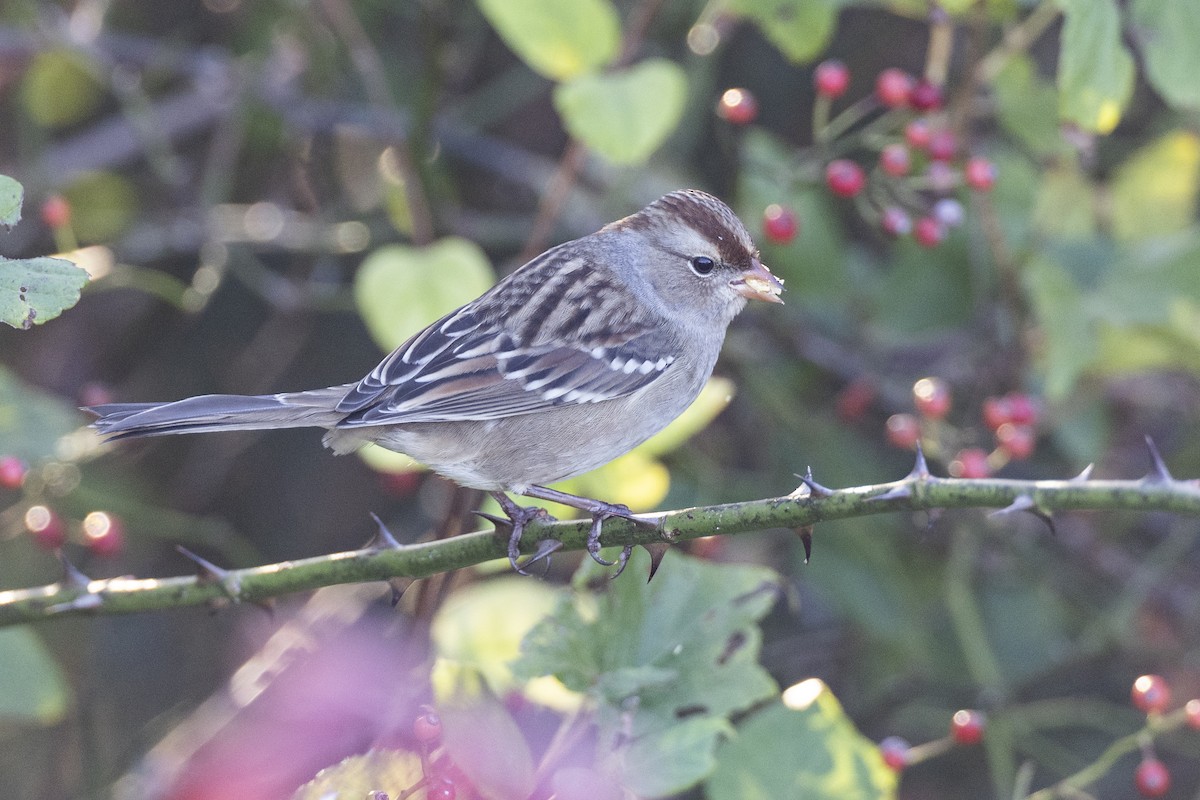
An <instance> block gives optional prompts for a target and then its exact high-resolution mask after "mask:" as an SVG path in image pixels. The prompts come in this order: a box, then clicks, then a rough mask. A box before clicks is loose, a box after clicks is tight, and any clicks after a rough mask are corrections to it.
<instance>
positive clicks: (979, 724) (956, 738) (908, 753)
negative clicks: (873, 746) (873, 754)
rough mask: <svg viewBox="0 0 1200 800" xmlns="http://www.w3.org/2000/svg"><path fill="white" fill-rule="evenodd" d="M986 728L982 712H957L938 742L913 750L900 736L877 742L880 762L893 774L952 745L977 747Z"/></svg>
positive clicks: (967, 710)
mask: <svg viewBox="0 0 1200 800" xmlns="http://www.w3.org/2000/svg"><path fill="white" fill-rule="evenodd" d="M986 728H987V717H986V716H985V715H984V713H983V712H982V711H975V710H973V709H960V710H959V711H955V712H954V715H953V716H952V717H951V718H950V731H949V733H948V734H947V735H946V736H944V737H943V738H941V739H937V740H935V741H932V742H929V743H927V744H924V745H921V746H920V747H913V746H912V745H910V744H909V743H908V740H907V739H904V738H903V737H900V736H888V737H887V738H885V739H884V740H883V741H881V742H880V743H879V754H880V755H881V756H883V763H885V764H887V765H888V766H889V767H891V768H892V769H894V770H895V771H896V772H900V771H902V770H904V769H905V768H906V767H909V766H911V765H912V764H915V763H917V762H918V761H924V760H925V759H927V758H931V757H933V756H935V755H938V754H940V753H943V752H945V751H946V750H948V749H950V748H951V747H953V746H955V745H964V746H970V745H976V744H979V743H980V742H982V741H983V734H984V731H985V729H986Z"/></svg>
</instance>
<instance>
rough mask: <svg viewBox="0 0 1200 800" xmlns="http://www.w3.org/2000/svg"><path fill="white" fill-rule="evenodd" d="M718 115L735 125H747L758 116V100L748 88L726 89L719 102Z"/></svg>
mask: <svg viewBox="0 0 1200 800" xmlns="http://www.w3.org/2000/svg"><path fill="white" fill-rule="evenodd" d="M717 116H718V117H720V118H721V119H723V120H725V121H727V122H732V123H733V124H734V125H747V124H749V123H751V122H753V121H754V119H755V118H756V117H757V116H758V101H757V100H755V99H754V95H752V94H751V93H750V90H748V89H726V90H725V93H724V94H722V95H721V100H720V102H718V103H717Z"/></svg>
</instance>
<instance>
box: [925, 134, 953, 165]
mask: <svg viewBox="0 0 1200 800" xmlns="http://www.w3.org/2000/svg"><path fill="white" fill-rule="evenodd" d="M956 153H958V137H957V136H955V135H954V131H952V130H948V129H946V128H942V129H941V130H936V131H934V132H933V133H931V134H930V135H929V157H930V158H932V159H933V160H934V161H950V160H951V159H953V158H954V156H955V154H956Z"/></svg>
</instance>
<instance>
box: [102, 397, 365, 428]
mask: <svg viewBox="0 0 1200 800" xmlns="http://www.w3.org/2000/svg"><path fill="white" fill-rule="evenodd" d="M350 388H351V385H347V386H331V387H329V388H328V389H314V390H313V391H309V392H292V393H289V394H268V395H258V396H248V395H238V394H206V395H201V396H199V397H189V398H187V399H186V400H176V401H175V402H173V403H107V404H105V405H99V406H90V407H88V408H85V409H84V410H85V411H90V412H91V413H93V414H95V415H96V417H97V419H96V420H95V421H94V422H92V427H93V428H95V429H96V430H98V431H100V433H102V434H104V435H105V436H107V437H108V438H109V439H110V440H116V439H130V438H133V437H136V436H167V435H170V434H175V433H209V432H213V431H249V430H264V429H269V428H310V427H311V428H332V427H333V426H334V425H336V424H337V422H338V420H339V419H340V418H341V417H342V415H341V414H338V413H336V412H335V411H334V407H335V406H336V405H337V403H338V401H339V400H341V398H342V397H343V396H345V394H346V392H348V391H349V390H350Z"/></svg>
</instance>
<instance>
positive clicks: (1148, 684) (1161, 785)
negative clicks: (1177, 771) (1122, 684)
mask: <svg viewBox="0 0 1200 800" xmlns="http://www.w3.org/2000/svg"><path fill="white" fill-rule="evenodd" d="M1129 699H1130V701H1131V702H1132V703H1133V707H1134V708H1136V709H1137V710H1138V711H1141V712H1144V713H1145V714H1146V715H1147V717H1150V718H1151V721H1153V720H1154V719H1157V718H1160V717H1161V716H1162V715H1163V714H1164V713H1165V712H1166V711H1167V709H1168V708H1170V705H1171V686H1170V684H1168V683H1167V680H1166V678H1164V677H1162V676H1161V675H1141V676H1139V677H1138V678H1137V679H1136V680H1135V681H1134V682H1133V686H1132V687H1131V688H1130V691H1129ZM1183 720H1184V722H1186V723H1187V725H1188V726H1189V727H1191V728H1192V729H1194V730H1198V731H1200V698H1194V699H1192V700H1189V701H1188V702H1187V704H1186V705H1184V707H1183ZM1141 748H1142V760H1141V762H1140V763H1139V764H1138V766H1137V769H1136V770H1135V771H1134V773H1133V784H1134V786H1135V787H1137V790H1138V793H1139V794H1140V795H1142V797H1162V796H1163V795H1164V794H1166V793H1167V791H1168V790H1169V789H1170V788H1171V772H1170V770H1168V769H1167V765H1166V764H1164V763H1163V762H1162V761H1160V760H1159V759H1158V757H1157V756H1156V755H1155V753H1154V746H1153V741H1152V740H1151V739H1150V738H1149V737H1146V738H1145V739H1144V740H1143V741H1142V743H1141Z"/></svg>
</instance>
